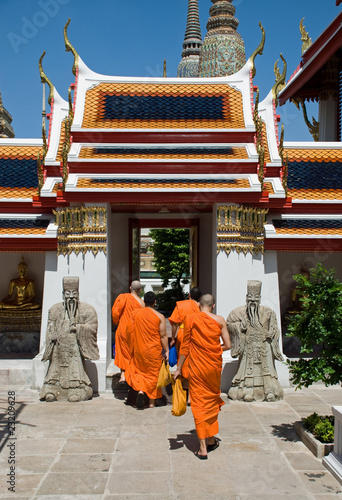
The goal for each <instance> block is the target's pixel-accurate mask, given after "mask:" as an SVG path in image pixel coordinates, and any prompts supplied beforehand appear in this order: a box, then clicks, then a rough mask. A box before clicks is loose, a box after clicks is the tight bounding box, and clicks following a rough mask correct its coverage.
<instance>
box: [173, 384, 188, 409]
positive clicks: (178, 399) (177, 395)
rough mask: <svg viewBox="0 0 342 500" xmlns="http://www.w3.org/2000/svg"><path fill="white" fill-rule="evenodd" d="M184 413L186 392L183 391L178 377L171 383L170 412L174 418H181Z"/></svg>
mask: <svg viewBox="0 0 342 500" xmlns="http://www.w3.org/2000/svg"><path fill="white" fill-rule="evenodd" d="M185 412H186V391H185V390H184V389H183V386H182V380H181V378H180V377H178V378H177V380H174V381H173V394H172V410H171V413H172V415H174V416H175V417H181V416H182V415H184V413H185Z"/></svg>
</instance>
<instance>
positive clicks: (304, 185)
mask: <svg viewBox="0 0 342 500" xmlns="http://www.w3.org/2000/svg"><path fill="white" fill-rule="evenodd" d="M288 188H289V189H335V190H336V189H342V163H340V162H318V161H317V162H311V161H299V162H295V161H292V162H289V174H288Z"/></svg>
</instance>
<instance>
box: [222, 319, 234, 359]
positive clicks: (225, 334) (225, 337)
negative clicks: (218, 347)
mask: <svg viewBox="0 0 342 500" xmlns="http://www.w3.org/2000/svg"><path fill="white" fill-rule="evenodd" d="M220 324H221V326H222V330H221V338H222V341H223V344H222V351H229V349H231V348H232V343H231V341H230V336H229V333H228V330H227V325H226V322H225V320H224V318H222V321H221V322H220Z"/></svg>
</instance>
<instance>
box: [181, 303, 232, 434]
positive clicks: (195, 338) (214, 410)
mask: <svg viewBox="0 0 342 500" xmlns="http://www.w3.org/2000/svg"><path fill="white" fill-rule="evenodd" d="M220 337H221V325H220V324H219V323H218V322H217V321H215V320H214V319H213V318H212V317H211V316H209V315H208V314H207V313H205V312H199V313H197V314H193V315H191V316H189V317H188V318H187V319H186V320H185V329H184V339H183V343H182V346H181V350H180V355H182V354H183V355H184V356H188V379H189V390H190V400H191V410H192V414H193V416H194V420H195V425H196V432H197V436H198V438H199V439H205V438H207V437H211V436H214V435H215V434H217V433H218V430H219V425H218V414H219V411H220V409H221V406H222V405H224V402H223V401H222V399H221V397H220V395H221V370H222V348H221V345H220V344H221V342H220ZM182 373H183V369H182Z"/></svg>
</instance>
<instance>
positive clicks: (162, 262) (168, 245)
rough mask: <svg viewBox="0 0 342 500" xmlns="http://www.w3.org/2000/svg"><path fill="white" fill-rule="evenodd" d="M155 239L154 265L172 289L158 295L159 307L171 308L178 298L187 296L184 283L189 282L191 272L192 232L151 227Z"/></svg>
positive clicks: (164, 284)
mask: <svg viewBox="0 0 342 500" xmlns="http://www.w3.org/2000/svg"><path fill="white" fill-rule="evenodd" d="M150 236H151V237H152V239H153V240H154V243H153V253H154V265H155V268H156V271H157V273H158V274H159V275H160V277H161V279H162V280H163V286H164V287H166V286H168V284H169V283H170V282H171V286H172V288H171V290H166V291H165V292H164V293H163V294H160V295H159V296H158V297H157V300H158V307H159V308H160V309H164V310H171V309H173V307H174V306H175V303H176V301H177V300H182V299H184V298H185V296H184V293H183V287H182V284H185V283H188V282H189V281H188V280H187V277H188V276H189V272H190V257H189V254H190V234H189V230H188V229H151V230H150Z"/></svg>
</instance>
